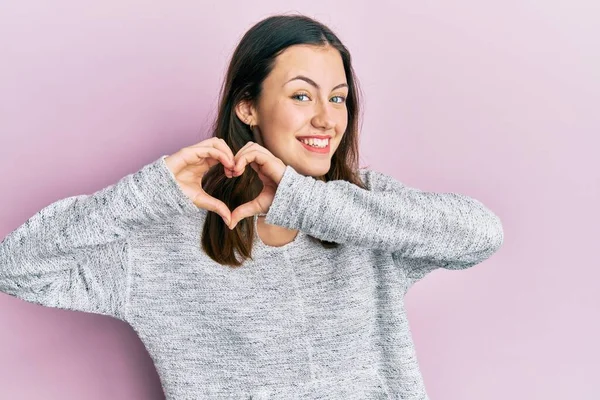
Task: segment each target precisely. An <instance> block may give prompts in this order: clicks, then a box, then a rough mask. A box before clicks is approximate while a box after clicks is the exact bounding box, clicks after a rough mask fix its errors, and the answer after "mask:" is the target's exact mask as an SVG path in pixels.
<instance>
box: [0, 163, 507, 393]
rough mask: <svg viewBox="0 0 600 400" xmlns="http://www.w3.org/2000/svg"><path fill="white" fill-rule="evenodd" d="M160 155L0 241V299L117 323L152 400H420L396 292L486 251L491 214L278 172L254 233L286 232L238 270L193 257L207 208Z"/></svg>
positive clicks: (383, 178) (379, 185) (494, 226)
mask: <svg viewBox="0 0 600 400" xmlns="http://www.w3.org/2000/svg"><path fill="white" fill-rule="evenodd" d="M165 157H166V156H162V157H160V158H159V159H157V160H156V161H154V162H152V163H150V164H148V165H145V166H144V167H143V168H141V169H140V170H139V171H137V172H135V173H132V174H129V175H127V176H125V177H124V178H122V179H121V180H119V181H118V182H117V183H116V184H114V185H111V186H108V187H106V188H104V189H102V190H99V191H97V192H95V193H93V194H92V195H80V196H73V197H68V198H65V199H62V200H59V201H56V202H54V203H52V204H50V205H48V206H47V207H45V208H43V209H42V210H41V211H39V212H38V213H36V214H35V215H33V216H32V217H31V218H30V219H29V220H27V221H26V222H25V223H24V224H23V225H22V226H20V227H19V228H17V229H16V230H14V231H13V232H11V233H10V234H9V235H8V236H7V237H6V238H5V239H4V240H3V241H2V242H0V291H2V292H5V293H8V294H10V295H13V296H16V297H18V298H20V299H23V300H25V301H29V302H32V303H36V304H41V305H44V306H48V307H57V308H62V309H68V310H77V311H84V312H91V313H98V314H104V315H109V316H112V317H115V318H118V319H121V320H123V321H126V322H127V323H128V324H130V325H131V326H132V327H133V329H134V330H135V332H136V333H137V334H138V335H139V337H140V339H141V340H142V342H143V343H144V345H145V346H146V348H147V350H148V352H149V354H150V356H151V357H152V359H153V361H154V364H155V366H156V369H157V371H158V374H159V376H160V379H161V383H162V386H163V389H164V392H165V395H166V398H167V399H254V400H256V399H286V400H287V399H340V400H341V399H344V400H351V399H357V400H358V399H360V400H364V399H427V393H426V390H425V386H424V383H423V379H422V376H421V373H420V371H419V366H418V361H417V358H416V355H415V350H414V345H413V341H412V338H411V333H410V330H409V323H408V321H407V317H406V312H405V308H404V301H403V298H404V295H405V293H406V291H407V290H408V289H409V288H410V287H411V285H412V284H414V282H416V281H417V280H419V279H421V278H422V277H423V276H425V275H426V274H427V273H429V272H430V271H432V270H434V269H436V268H446V269H453V270H455V269H464V268H468V267H471V266H473V265H475V264H478V263H480V262H482V261H484V260H485V259H487V258H488V257H490V256H491V255H492V254H493V253H494V252H495V251H496V250H498V248H500V246H501V245H502V243H503V239H504V234H503V228H502V224H501V221H500V219H499V218H498V217H497V216H496V215H495V214H494V213H493V212H492V211H490V210H489V209H488V208H486V207H485V206H484V205H483V204H482V203H481V202H479V201H478V200H474V199H472V198H470V197H467V196H465V195H461V194H456V193H434V192H425V191H421V190H418V189H415V188H410V187H407V186H405V185H403V184H402V183H400V182H398V181H397V180H395V179H393V178H392V177H390V176H387V175H384V174H382V173H379V172H376V171H373V170H367V169H360V175H361V177H362V179H363V181H364V182H365V183H366V185H367V187H368V189H367V190H365V189H362V188H359V187H358V186H356V185H354V184H351V183H349V182H346V181H342V180H336V181H331V182H323V181H320V180H316V179H314V178H313V177H310V176H303V175H301V174H299V173H298V172H296V171H295V170H294V169H293V168H292V167H291V166H289V165H288V166H287V167H286V169H285V173H284V175H283V178H282V180H281V182H280V184H279V187H278V188H277V191H276V194H275V198H274V200H273V203H272V205H271V207H270V210H269V211H268V213H267V216H266V220H265V221H266V222H267V223H269V224H274V225H279V226H282V227H286V228H289V229H297V230H299V232H298V235H297V236H296V238H295V239H294V241H292V242H291V243H288V244H286V245H284V246H281V247H273V246H269V245H266V244H265V243H263V242H262V240H261V239H260V237H259V236H258V235H257V234H256V233H255V236H254V247H253V258H254V259H253V260H247V261H245V262H244V264H243V265H242V266H241V267H239V268H231V267H228V266H222V265H220V264H218V263H216V262H214V261H213V260H212V259H211V258H210V257H208V256H207V255H206V254H205V253H204V252H203V251H202V248H201V247H200V238H201V232H202V226H203V223H204V219H205V217H206V213H207V211H206V210H204V209H200V208H198V207H196V206H195V205H194V203H193V202H192V201H191V200H190V199H189V198H188V197H187V196H186V195H185V194H184V193H183V191H182V190H181V188H180V187H179V185H178V183H177V181H176V180H175V177H174V176H173V174H172V173H171V171H170V170H169V169H168V167H167V165H166V163H165V162H164V159H165ZM256 221H257V217H256V216H255V217H254V224H255V227H256ZM255 232H256V230H255ZM315 238H318V239H323V240H327V241H333V242H337V243H340V244H341V246H340V247H339V248H337V249H326V248H324V247H323V246H321V245H320V243H319V242H317V241H316V240H315Z"/></svg>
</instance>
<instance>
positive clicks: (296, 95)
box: [292, 93, 310, 101]
mask: <svg viewBox="0 0 600 400" xmlns="http://www.w3.org/2000/svg"><path fill="white" fill-rule="evenodd" d="M302 96H304V97H306V98H307V99H309V100H310V97H308V95H307V94H306V93H298V94H295V95H293V96H292V99H296V100H298V97H302ZM300 101H303V100H300Z"/></svg>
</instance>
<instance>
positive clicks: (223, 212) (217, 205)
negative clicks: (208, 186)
mask: <svg viewBox="0 0 600 400" xmlns="http://www.w3.org/2000/svg"><path fill="white" fill-rule="evenodd" d="M194 204H196V205H198V206H199V207H200V208H204V209H206V210H209V211H212V212H215V213H217V214H219V215H220V216H221V218H223V220H224V221H225V224H227V225H229V224H230V223H231V211H229V207H227V205H225V203H223V202H222V201H221V200H219V199H216V198H214V197H212V196H210V195H208V194H205V193H199V194H198V196H197V197H196V199H194Z"/></svg>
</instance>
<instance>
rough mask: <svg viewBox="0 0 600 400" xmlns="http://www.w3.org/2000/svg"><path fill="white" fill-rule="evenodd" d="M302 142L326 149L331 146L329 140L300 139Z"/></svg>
mask: <svg viewBox="0 0 600 400" xmlns="http://www.w3.org/2000/svg"><path fill="white" fill-rule="evenodd" d="M300 141H301V142H302V143H304V144H307V145H309V146H312V147H319V148H324V147H327V145H328V144H329V139H314V138H310V139H300Z"/></svg>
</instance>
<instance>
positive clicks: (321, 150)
mask: <svg viewBox="0 0 600 400" xmlns="http://www.w3.org/2000/svg"><path fill="white" fill-rule="evenodd" d="M298 141H299V142H300V144H302V146H303V147H304V148H305V149H307V150H308V151H310V152H313V153H321V154H329V149H330V146H331V140H329V139H327V140H326V142H325V141H318V142H319V144H318V145H320V146H323V147H318V145H317V146H315V145H314V143H313V145H310V144H308V143H307V142H304V141H302V140H300V139H298ZM323 143H326V144H325V145H323Z"/></svg>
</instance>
